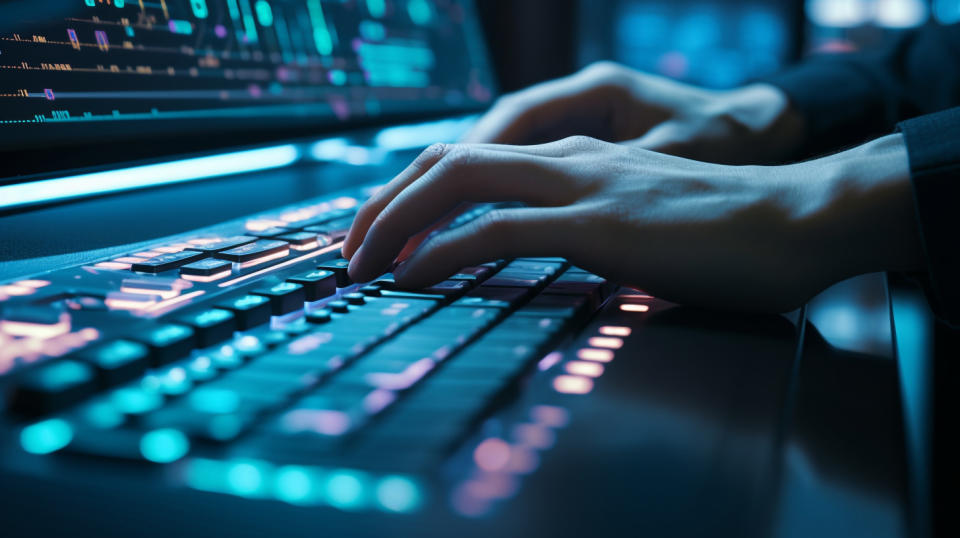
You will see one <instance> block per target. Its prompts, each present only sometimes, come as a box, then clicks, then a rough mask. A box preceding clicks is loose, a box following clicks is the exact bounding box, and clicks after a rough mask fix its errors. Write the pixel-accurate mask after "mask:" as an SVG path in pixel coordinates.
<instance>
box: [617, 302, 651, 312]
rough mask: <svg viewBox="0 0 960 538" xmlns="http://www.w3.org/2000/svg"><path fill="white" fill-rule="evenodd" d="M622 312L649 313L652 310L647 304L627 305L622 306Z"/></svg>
mask: <svg viewBox="0 0 960 538" xmlns="http://www.w3.org/2000/svg"><path fill="white" fill-rule="evenodd" d="M620 310H622V311H624V312H647V311H649V310H650V306H648V305H645V304H634V303H626V304H622V305H620Z"/></svg>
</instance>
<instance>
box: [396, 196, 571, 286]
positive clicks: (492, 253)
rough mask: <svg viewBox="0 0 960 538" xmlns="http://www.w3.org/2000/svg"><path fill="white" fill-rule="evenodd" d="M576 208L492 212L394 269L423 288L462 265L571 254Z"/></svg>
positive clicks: (436, 240)
mask: <svg viewBox="0 0 960 538" xmlns="http://www.w3.org/2000/svg"><path fill="white" fill-rule="evenodd" d="M573 211H574V210H573V208H570V207H562V208H520V209H503V210H494V211H491V212H489V213H487V214H485V215H483V216H482V217H480V218H479V219H477V220H476V221H474V222H471V223H469V224H466V225H464V226H461V227H460V228H455V229H453V230H450V231H447V232H444V233H441V234H438V235H436V236H434V237H432V238H431V239H429V240H428V241H426V242H425V243H424V244H423V245H421V247H420V248H419V249H417V250H416V251H415V252H414V253H413V255H412V256H411V257H410V258H409V259H408V260H407V261H405V262H404V263H402V264H401V265H400V266H399V267H398V268H397V269H396V270H395V271H394V276H395V278H396V279H397V282H398V283H399V284H401V285H403V286H408V287H412V288H420V287H424V286H428V285H430V284H434V283H436V282H439V281H441V280H443V279H444V278H446V277H448V276H450V275H452V274H454V273H456V272H457V271H459V270H460V269H462V268H463V267H467V266H471V265H478V264H481V263H484V262H488V261H491V260H496V259H500V258H513V257H517V256H566V255H567V250H568V249H569V247H570V243H571V238H570V237H569V236H568V234H567V233H566V232H565V230H566V229H567V228H568V227H569V224H568V223H569V222H571V221H572V220H573V219H572V218H571V215H572V213H573Z"/></svg>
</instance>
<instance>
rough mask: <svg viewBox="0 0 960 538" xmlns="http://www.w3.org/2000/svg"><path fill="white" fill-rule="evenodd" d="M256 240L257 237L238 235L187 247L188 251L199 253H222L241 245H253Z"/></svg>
mask: <svg viewBox="0 0 960 538" xmlns="http://www.w3.org/2000/svg"><path fill="white" fill-rule="evenodd" d="M256 240H257V238H256V237H249V236H246V235H237V236H233V237H227V238H225V239H221V240H219V241H216V242H214V243H207V244H204V245H191V246H189V247H187V250H196V251H199V252H208V253H213V252H220V251H221V250H228V249H232V248H236V247H239V246H241V245H246V244H249V243H253V242H254V241H256Z"/></svg>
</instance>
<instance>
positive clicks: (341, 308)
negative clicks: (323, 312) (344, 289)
mask: <svg viewBox="0 0 960 538" xmlns="http://www.w3.org/2000/svg"><path fill="white" fill-rule="evenodd" d="M327 308H329V309H330V310H333V311H334V312H337V313H339V314H346V313H348V312H350V303H348V302H346V301H342V300H336V301H330V302H329V303H327Z"/></svg>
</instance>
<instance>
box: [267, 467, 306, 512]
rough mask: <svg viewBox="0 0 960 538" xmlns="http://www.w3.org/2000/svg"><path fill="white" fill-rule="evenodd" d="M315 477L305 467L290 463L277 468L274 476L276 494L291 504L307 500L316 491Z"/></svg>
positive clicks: (278, 497) (279, 498)
mask: <svg viewBox="0 0 960 538" xmlns="http://www.w3.org/2000/svg"><path fill="white" fill-rule="evenodd" d="M313 483H314V477H313V476H312V475H311V473H310V472H309V471H308V470H307V469H306V468H303V467H299V466H296V465H288V466H286V467H281V468H280V469H277V473H276V475H275V476H274V496H276V498H277V499H278V500H281V501H284V502H288V503H291V504H300V503H304V502H307V501H308V500H309V499H311V497H312V496H313V495H312V494H313V493H314V486H313Z"/></svg>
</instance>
